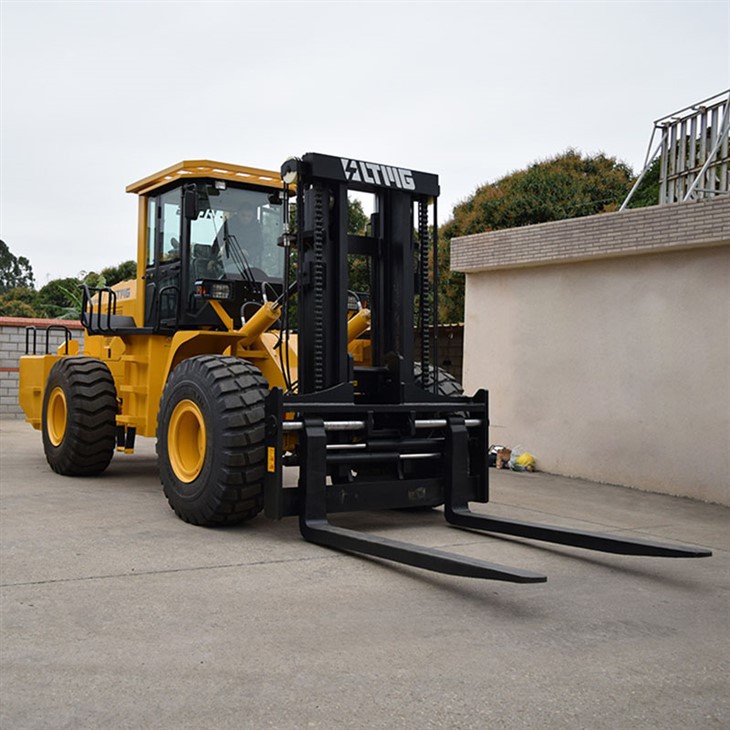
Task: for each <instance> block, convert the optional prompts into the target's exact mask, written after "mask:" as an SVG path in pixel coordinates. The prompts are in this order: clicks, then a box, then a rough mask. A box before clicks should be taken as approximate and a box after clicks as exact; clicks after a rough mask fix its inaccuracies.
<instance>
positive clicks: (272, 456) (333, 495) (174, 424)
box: [20, 153, 711, 583]
mask: <svg viewBox="0 0 730 730" xmlns="http://www.w3.org/2000/svg"><path fill="white" fill-rule="evenodd" d="M127 191H128V192H131V193H134V194H136V195H138V196H139V226H138V249H137V250H138V255H137V261H138V267H137V272H138V273H137V278H136V281H133V282H124V283H121V284H118V285H116V286H114V287H111V288H109V287H101V288H95V289H94V288H89V287H84V297H83V311H82V314H81V321H82V324H83V325H84V328H85V332H86V334H85V340H84V352H83V354H81V353H79V351H78V343H77V342H76V341H74V340H73V339H72V338H71V336H70V332H67V333H66V336H65V338H64V339H65V341H64V343H63V344H62V345H61V346H60V347H58V349H57V351H56V352H53V353H51V352H48V351H46V352H45V353H40V354H37V353H35V352H32V353H30V352H29V353H28V354H27V355H26V356H24V357H22V358H21V362H20V402H21V406H22V407H23V410H24V411H25V413H26V416H27V420H28V421H29V422H30V423H31V424H32V425H33V426H34V427H35V428H37V429H41V430H42V434H43V445H44V449H45V454H46V458H47V460H48V463H49V464H50V466H51V468H52V469H53V470H54V471H56V472H58V473H59V474H63V475H67V476H82V475H88V474H99V473H100V472H103V471H104V469H105V468H106V467H107V466H108V464H109V462H110V461H111V459H112V455H113V452H114V450H115V448H116V449H118V450H120V451H124V452H127V453H131V452H132V451H133V449H134V443H135V438H136V437H137V436H150V437H156V439H157V454H158V459H159V468H160V477H161V481H162V485H163V489H164V493H165V495H166V497H167V499H168V501H169V504H170V506H171V507H172V509H173V510H174V511H175V513H176V514H177V515H178V516H179V517H180V518H182V519H183V520H185V521H186V522H189V523H192V524H196V525H206V526H215V525H225V524H232V523H237V522H241V521H244V520H247V519H250V518H252V517H254V516H255V515H257V514H258V513H259V512H260V511H262V510H263V511H264V513H265V515H266V516H267V517H270V518H272V519H281V518H283V517H287V516H298V517H299V525H300V530H301V533H302V535H303V536H304V537H305V539H307V540H309V541H312V542H315V543H319V544H322V545H326V546H329V547H332V548H336V549H341V550H346V551H351V552H356V553H362V554H368V555H375V556H378V557H381V558H386V559H389V560H393V561H396V562H401V563H405V564H408V565H413V566H417V567H420V568H424V569H427V570H434V571H439V572H443V573H450V574H454V575H463V576H471V577H478V578H492V579H497V580H505V581H512V582H522V583H525V582H541V581H544V580H546V578H545V576H543V575H541V574H538V573H534V572H531V571H525V570H520V569H516V568H510V567H507V566H502V565H496V564H493V563H489V562H485V561H482V560H475V559H471V558H467V557H463V556H459V555H455V554H452V553H447V552H443V551H438V550H433V549H428V548H423V547H420V546H416V545H412V544H408V543H404V542H399V541H395V540H390V539H387V538H383V537H376V536H372V535H367V534H364V533H361V532H358V531H355V530H350V529H345V528H341V527H336V526H334V525H332V524H331V523H330V522H329V520H328V514H331V513H336V512H351V511H357V510H381V509H398V508H430V507H436V506H441V505H443V508H444V515H445V518H446V520H447V522H448V523H450V524H451V525H454V526H457V527H463V528H467V529H470V530H482V531H485V532H490V533H502V534H509V535H517V536H521V537H526V538H532V539H536V540H544V541H548V542H555V543H562V544H566V545H573V546H576V547H580V548H585V549H589V550H600V551H606V552H613V553H620V554H628V555H653V556H663V557H704V556H708V555H710V554H711V553H710V551H708V550H703V549H699V548H690V547H684V546H678V545H668V544H661V543H655V542H650V541H640V540H630V539H624V538H620V537H615V536H611V535H605V534H598V533H590V532H583V531H577V530H569V529H564V528H557V527H552V526H549V525H541V524H533V523H526V522H517V521H514V520H505V519H498V518H494V517H489V516H485V515H481V514H479V515H477V514H475V513H473V512H472V511H471V510H470V509H469V502H488V500H489V469H488V455H487V444H488V443H489V441H488V435H487V429H488V396H487V392H486V391H485V390H479V391H478V392H477V393H475V394H474V395H473V396H465V395H464V394H463V393H462V392H461V389H460V387H459V386H458V384H456V383H455V381H454V380H453V378H451V377H450V376H449V375H448V374H447V373H444V372H442V371H441V370H440V369H439V368H438V367H437V365H436V363H437V362H438V353H437V351H436V341H435V339H434V337H433V333H434V332H435V331H436V327H435V325H436V324H437V321H436V312H437V311H438V300H437V292H438V281H437V267H436V266H435V261H436V260H437V250H438V241H437V230H438V225H437V197H438V194H439V184H438V177H437V176H436V175H433V174H429V173H424V172H419V171H415V170H411V169H407V168H402V167H395V166H392V165H384V164H379V163H372V162H366V161H362V160H354V159H351V158H341V157H333V156H329V155H322V154H314V153H309V154H306V155H304V156H303V157H302V158H292V159H289V160H287V161H286V162H285V163H284V165H283V166H282V168H281V170H280V171H279V172H273V171H269V170H260V169H255V168H249V167H242V166H238V165H231V164H225V163H219V162H211V161H207V160H196V161H188V162H182V163H180V164H178V165H174V166H172V167H169V168H167V169H165V170H163V171H161V172H159V173H156V174H154V175H150V176H148V177H146V178H144V179H143V180H140V181H139V182H136V183H133V184H132V185H130V186H129V187H128V188H127ZM351 191H359V192H363V193H368V194H370V195H371V196H372V198H373V201H374V205H373V207H374V212H373V214H372V216H371V218H370V225H369V230H368V233H367V235H353V234H351V233H349V232H348V223H349V221H348V195H349V193H350V192H351ZM351 257H360V259H361V260H365V261H366V262H367V271H368V278H369V291H368V306H367V307H364V306H363V304H362V300H361V297H360V296H359V295H358V294H357V293H356V292H355V291H354V286H353V284H352V282H350V280H349V276H348V261H349V260H350V258H351ZM34 334H35V333H34ZM35 340H36V338H35V336H34V338H33V341H34V342H35ZM46 342H48V336H47V335H46ZM416 342H418V343H419V345H418V347H417V346H416ZM47 349H48V348H46V350H47ZM285 466H293V467H298V469H299V480H298V484H297V486H296V487H287V486H286V485H285V484H284V480H283V478H282V473H283V469H284V467H285Z"/></svg>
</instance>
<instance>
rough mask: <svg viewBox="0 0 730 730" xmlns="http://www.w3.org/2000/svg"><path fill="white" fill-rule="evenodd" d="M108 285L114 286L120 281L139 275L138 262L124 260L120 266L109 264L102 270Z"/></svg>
mask: <svg viewBox="0 0 730 730" xmlns="http://www.w3.org/2000/svg"><path fill="white" fill-rule="evenodd" d="M101 276H103V277H104V281H105V282H106V286H114V285H115V284H118V283H119V282H120V281H128V280H129V279H134V278H135V277H136V276H137V262H136V261H123V262H122V263H121V264H119V265H118V266H107V267H106V268H105V269H102V270H101Z"/></svg>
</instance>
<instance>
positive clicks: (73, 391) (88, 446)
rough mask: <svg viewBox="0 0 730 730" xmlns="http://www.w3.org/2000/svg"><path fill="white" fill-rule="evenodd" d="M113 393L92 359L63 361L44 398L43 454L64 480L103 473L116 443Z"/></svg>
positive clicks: (109, 378)
mask: <svg viewBox="0 0 730 730" xmlns="http://www.w3.org/2000/svg"><path fill="white" fill-rule="evenodd" d="M116 418H117V394H116V389H115V387H114V378H113V377H112V374H111V373H110V372H109V368H108V367H107V366H106V365H105V364H104V363H103V362H101V360H96V359H94V358H91V357H63V358H61V359H60V360H58V361H57V362H56V363H55V364H54V366H53V367H52V368H51V372H50V373H49V375H48V382H47V383H46V390H45V393H44V395H43V418H42V432H43V450H44V451H45V454H46V460H47V461H48V464H49V465H50V467H51V469H53V471H55V472H56V473H57V474H62V475H64V476H91V475H94V474H100V473H101V472H103V471H104V470H105V469H106V468H107V466H109V462H110V461H111V460H112V456H113V455H114V446H115V444H116Z"/></svg>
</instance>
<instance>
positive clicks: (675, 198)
mask: <svg viewBox="0 0 730 730" xmlns="http://www.w3.org/2000/svg"><path fill="white" fill-rule="evenodd" d="M728 129H730V90H727V91H723V92H721V93H719V94H715V96H711V97H709V98H708V99H704V100H702V101H700V102H697V103H696V104H693V105H692V106H688V107H685V108H684V109H680V110H679V111H676V112H674V113H672V114H670V115H668V116H666V117H662V118H661V119H657V120H656V121H655V122H654V130H653V132H652V135H651V139H650V140H649V147H648V149H647V154H646V160H645V162H644V169H643V171H642V173H641V175H639V177H638V178H637V180H636V182H635V183H634V186H633V188H632V189H631V192H629V194H628V196H627V197H626V200H625V201H624V203H623V205H622V206H621V210H624V209H625V208H626V206H627V205H628V203H629V201H630V200H631V198H632V197H633V195H634V192H635V191H636V190H637V188H638V187H639V185H640V184H641V182H642V181H643V179H644V178H645V177H646V174H647V172H648V171H649V169H650V168H651V166H652V164H653V163H654V161H655V160H656V159H657V158H659V160H660V163H659V164H660V179H659V201H658V202H659V204H660V205H663V204H666V203H677V202H681V201H687V200H698V199H701V198H712V197H715V196H716V195H727V194H728V193H730V186H729V182H730V173H729V168H730V150H729V149H728ZM657 135H658V136H659V142H658V143H657V144H656V147H653V146H654V144H655V139H656V137H657ZM652 148H653V152H652Z"/></svg>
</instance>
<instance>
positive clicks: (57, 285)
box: [38, 277, 82, 319]
mask: <svg viewBox="0 0 730 730" xmlns="http://www.w3.org/2000/svg"><path fill="white" fill-rule="evenodd" d="M81 298H82V295H81V281H80V280H79V279H74V278H73V277H67V278H65V279H51V281H49V282H48V283H47V284H46V285H45V286H44V287H43V288H42V289H41V290H40V291H39V292H38V308H39V309H41V310H42V312H43V314H44V316H46V317H56V318H59V319H76V318H77V317H78V316H79V310H80V309H81Z"/></svg>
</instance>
